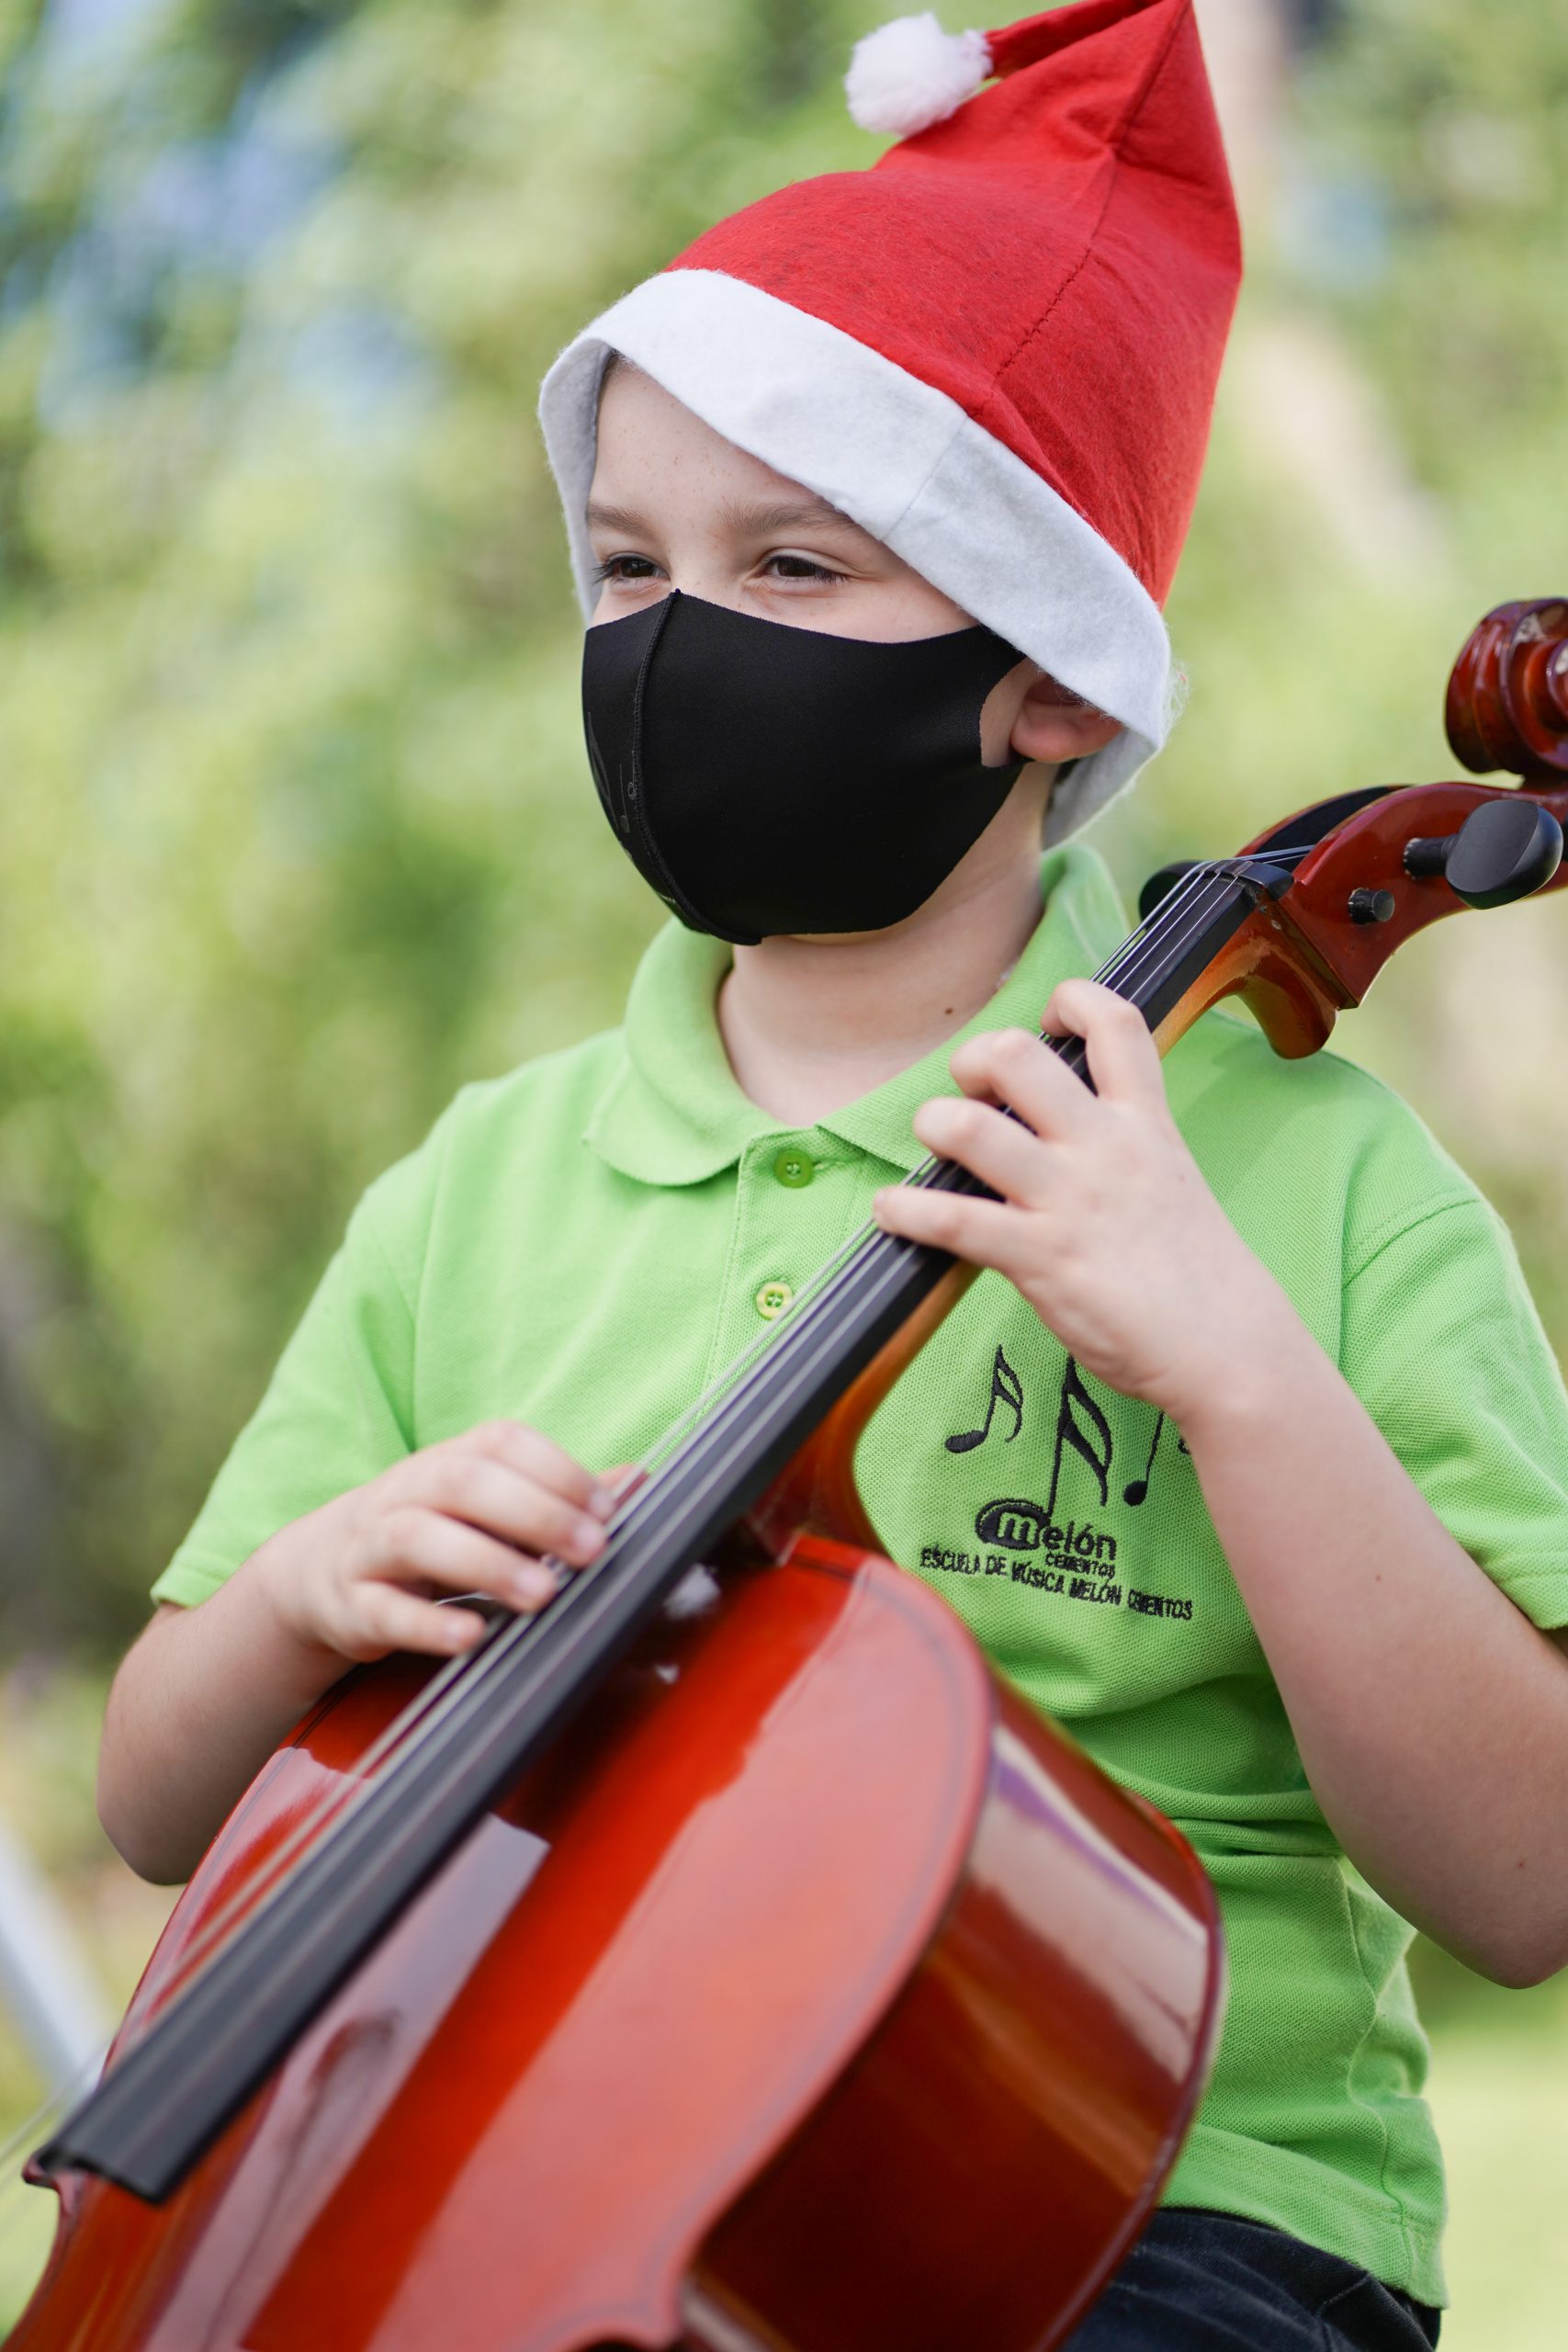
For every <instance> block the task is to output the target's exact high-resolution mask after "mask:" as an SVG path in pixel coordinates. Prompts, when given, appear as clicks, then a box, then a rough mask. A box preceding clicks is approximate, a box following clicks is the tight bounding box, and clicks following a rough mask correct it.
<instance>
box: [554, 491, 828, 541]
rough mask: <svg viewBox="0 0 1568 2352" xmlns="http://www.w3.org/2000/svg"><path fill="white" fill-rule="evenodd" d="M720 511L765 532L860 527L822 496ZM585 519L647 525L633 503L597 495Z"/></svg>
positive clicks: (598, 526) (734, 523) (731, 522)
mask: <svg viewBox="0 0 1568 2352" xmlns="http://www.w3.org/2000/svg"><path fill="white" fill-rule="evenodd" d="M720 512H721V514H722V515H723V518H724V520H725V522H726V523H727V524H728V526H729V527H730V529H731V530H733V531H741V532H753V533H760V534H765V533H767V532H769V531H793V530H802V529H814V530H821V529H822V528H823V527H824V526H831V525H834V524H836V525H838V526H839V527H840V529H842V530H846V531H856V532H858V531H860V529H861V526H860V525H859V524H858V523H855V522H852V521H851V519H850V517H849V516H848V515H845V514H843V513H841V512H840V509H839V508H838V507H837V506H829V503H828V502H827V500H826V499H825V498H806V499H796V500H794V501H789V502H786V503H784V504H781V505H777V506H737V505H733V504H729V505H726V506H724V507H723V508H721V509H720ZM588 523H589V527H590V528H591V529H595V530H601V531H632V532H637V531H646V530H647V529H649V522H648V518H647V516H646V515H639V514H638V513H637V509H636V508H635V507H632V506H609V505H606V504H605V503H604V502H603V501H602V500H599V499H592V500H590V502H589V505H588Z"/></svg>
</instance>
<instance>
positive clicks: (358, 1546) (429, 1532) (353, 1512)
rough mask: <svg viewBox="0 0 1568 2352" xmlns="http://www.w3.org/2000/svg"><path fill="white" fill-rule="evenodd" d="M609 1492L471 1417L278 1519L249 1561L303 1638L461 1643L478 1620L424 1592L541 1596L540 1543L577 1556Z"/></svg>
mask: <svg viewBox="0 0 1568 2352" xmlns="http://www.w3.org/2000/svg"><path fill="white" fill-rule="evenodd" d="M614 1508H615V1497H614V1495H613V1494H612V1493H611V1492H610V1490H609V1487H608V1486H607V1485H604V1484H602V1483H600V1482H599V1481H597V1480H595V1479H594V1478H593V1476H592V1475H591V1473H590V1472H588V1471H586V1470H584V1469H583V1467H582V1466H581V1463H578V1462H574V1461H573V1460H572V1458H571V1456H570V1454H569V1453H563V1452H562V1451H561V1449H560V1447H559V1446H558V1445H556V1444H554V1443H552V1442H551V1441H550V1439H548V1438H547V1437H543V1436H541V1435H540V1433H539V1431H538V1430H531V1429H526V1428H525V1427H524V1425H523V1424H522V1422H520V1421H506V1420H495V1421H485V1422H483V1423H482V1424H481V1425H480V1426H479V1428H478V1429H473V1430H467V1431H466V1432H465V1433H464V1435H463V1436H461V1437H454V1438H446V1439H444V1440H442V1442H440V1443H439V1444H436V1445H427V1446H423V1447H422V1448H421V1449H420V1451H419V1452H418V1453H411V1454H409V1455H408V1456H407V1457H406V1458H405V1459H404V1460H403V1461H401V1462H398V1463H394V1464H393V1465H392V1467H391V1468H390V1469H389V1470H383V1471H382V1473H381V1475H380V1476H379V1477H377V1478H372V1479H370V1480H369V1481H368V1483H367V1485H365V1486H363V1487H352V1488H350V1490H349V1492H348V1493H347V1494H344V1495H339V1496H337V1497H336V1498H335V1499H334V1500H333V1501H332V1502H330V1503H323V1504H322V1506H321V1509H320V1510H313V1511H310V1512H309V1513H308V1514H307V1515H306V1516H305V1517H304V1518H303V1519H297V1520H294V1521H291V1522H290V1524H289V1525H288V1526H287V1527H283V1528H280V1529H279V1530H278V1532H277V1533H276V1535H274V1536H272V1537H270V1538H269V1539H268V1541H267V1542H266V1543H265V1544H262V1545H261V1546H260V1547H259V1548H258V1549H257V1551H256V1552H255V1553H254V1555H252V1561H251V1563H250V1564H249V1566H250V1568H251V1573H252V1574H253V1575H254V1576H255V1577H260V1578H262V1579H264V1580H265V1584H266V1586H267V1588H268V1591H269V1594H270V1598H271V1600H272V1605H273V1608H274V1610H275V1611H276V1615H277V1617H278V1619H279V1620H280V1622H281V1623H282V1625H283V1627H284V1629H285V1630H286V1631H287V1632H288V1633H289V1634H292V1635H293V1636H294V1638H295V1639H296V1640H298V1641H299V1643H300V1644H301V1645H303V1646H304V1647H306V1648H308V1649H311V1650H316V1651H326V1652H329V1653H331V1654H332V1655H333V1657H340V1658H351V1659H354V1660H355V1661H356V1662H359V1663H364V1662H366V1661H367V1660H369V1659H372V1658H379V1657H386V1656H387V1655H388V1653H389V1651H392V1650H420V1651H425V1652H429V1653H432V1654H434V1655H435V1656H437V1657H452V1656H455V1655H456V1654H457V1652H458V1651H460V1650H466V1649H469V1648H471V1647H472V1645H473V1644H474V1643H475V1642H477V1641H478V1640H479V1636H480V1634H482V1633H483V1631H484V1627H485V1620H484V1619H483V1617H481V1616H480V1615H479V1612H478V1611H475V1610H472V1609H457V1608H453V1607H451V1606H438V1605H437V1596H438V1595H439V1594H441V1593H443V1592H482V1593H489V1594H491V1596H492V1597H493V1598H494V1599H495V1600H499V1601H501V1602H502V1603H503V1604H504V1606H505V1607H506V1608H508V1609H512V1610H516V1611H522V1612H527V1611H532V1610H536V1609H539V1608H542V1607H543V1605H544V1603H545V1602H546V1601H547V1600H550V1599H551V1598H552V1596H553V1595H554V1593H555V1591H556V1580H555V1577H554V1576H553V1574H552V1572H551V1571H550V1570H549V1569H548V1568H547V1567H546V1566H544V1565H543V1555H546V1554H548V1555H551V1556H552V1557H554V1558H556V1559H558V1560H562V1561H564V1562H566V1564H567V1565H568V1566H571V1567H584V1566H587V1564H588V1562H589V1561H590V1560H592V1559H593V1558H595V1557H596V1555H598V1553H599V1552H600V1551H601V1550H602V1549H603V1547H604V1521H605V1520H606V1519H608V1518H609V1516H610V1513H611V1511H612V1510H614Z"/></svg>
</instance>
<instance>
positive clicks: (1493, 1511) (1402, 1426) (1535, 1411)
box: [1340, 1193, 1568, 1627]
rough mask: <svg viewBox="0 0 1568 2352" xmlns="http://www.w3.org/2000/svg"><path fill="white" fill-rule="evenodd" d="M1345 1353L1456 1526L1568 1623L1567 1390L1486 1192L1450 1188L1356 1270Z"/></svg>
mask: <svg viewBox="0 0 1568 2352" xmlns="http://www.w3.org/2000/svg"><path fill="white" fill-rule="evenodd" d="M1340 1362H1341V1365H1342V1368H1343V1370H1344V1372H1345V1374H1346V1377H1347V1378H1348V1380H1349V1382H1350V1384H1351V1385H1352V1386H1353V1387H1354V1388H1355V1390H1356V1391H1357V1393H1358V1395H1359V1397H1360V1398H1361V1400H1362V1402H1363V1403H1364V1404H1365V1405H1366V1407H1367V1408H1368V1410H1369V1412H1371V1416H1372V1418H1373V1419H1374V1420H1375V1421H1376V1422H1377V1424H1378V1426H1379V1428H1380V1429H1381V1430H1382V1432H1383V1434H1384V1436H1385V1437H1386V1438H1387V1439H1388V1441H1389V1443H1390V1444H1391V1446H1392V1447H1393V1451H1394V1453H1396V1454H1397V1455H1398V1456H1399V1459H1400V1461H1401V1462H1402V1463H1403V1464H1404V1467H1405V1469H1406V1470H1407V1471H1408V1472H1409V1473H1410V1476H1411V1477H1412V1478H1413V1479H1414V1480H1415V1482H1416V1485H1417V1486H1418V1487H1420V1489H1421V1491H1422V1493H1423V1494H1424V1495H1425V1496H1426V1498H1427V1501H1428V1502H1429V1503H1430V1504H1431V1506H1432V1509H1433V1510H1435V1511H1436V1512H1437V1514H1438V1518H1439V1519H1440V1520H1441V1521H1443V1523H1444V1525H1445V1526H1446V1527H1447V1528H1448V1529H1449V1531H1450V1533H1451V1534H1452V1535H1453V1536H1454V1537H1455V1539H1456V1540H1457V1542H1459V1543H1460V1544H1462V1545H1463V1547H1464V1549H1465V1550H1466V1551H1467V1552H1468V1553H1469V1554H1470V1555H1471V1557H1472V1559H1473V1560H1475V1561H1476V1562H1477V1563H1478V1565H1479V1566H1481V1567H1483V1569H1484V1570H1485V1572H1486V1574H1487V1575H1488V1576H1489V1577H1492V1579H1493V1581H1494V1582H1495V1584H1497V1585H1499V1586H1501V1588H1502V1589H1503V1590H1504V1591H1505V1592H1506V1594H1507V1595H1508V1598H1509V1599H1510V1600H1512V1601H1514V1602H1515V1603H1516V1604H1517V1607H1518V1608H1519V1609H1521V1610H1522V1611H1524V1613H1525V1615H1526V1616H1527V1617H1529V1618H1530V1619H1532V1620H1533V1622H1534V1623H1536V1624H1537V1625H1540V1626H1542V1627H1556V1626H1561V1625H1564V1624H1568V1395H1565V1393H1564V1390H1563V1385H1562V1374H1561V1373H1560V1372H1559V1370H1558V1366H1557V1363H1556V1359H1555V1358H1554V1356H1553V1355H1552V1352H1551V1346H1550V1344H1549V1342H1548V1340H1547V1337H1546V1334H1545V1332H1544V1330H1543V1329H1541V1323H1540V1317H1539V1315H1538V1314H1537V1313H1536V1309H1535V1305H1534V1302H1533V1301H1532V1299H1531V1297H1530V1295H1529V1289H1528V1288H1527V1286H1526V1283H1525V1279H1524V1275H1523V1273H1522V1272H1521V1271H1520V1268H1519V1262H1518V1259H1517V1255H1516V1253H1515V1250H1514V1245H1513V1241H1512V1239H1511V1238H1510V1236H1509V1234H1508V1231H1507V1228H1506V1226H1505V1225H1504V1224H1503V1222H1502V1220H1501V1218H1500V1217H1498V1216H1497V1215H1496V1213H1495V1211H1494V1210H1493V1209H1492V1208H1491V1207H1490V1206H1489V1204H1487V1203H1486V1202H1485V1201H1484V1200H1483V1199H1482V1198H1481V1196H1480V1195H1479V1194H1477V1193H1466V1194H1465V1195H1463V1196H1461V1197H1460V1198H1457V1199H1456V1198H1454V1197H1452V1195H1451V1194H1450V1197H1449V1198H1448V1199H1447V1200H1446V1201H1444V1202H1442V1203H1440V1204H1438V1205H1436V1206H1434V1207H1432V1208H1431V1209H1429V1210H1428V1211H1427V1213H1426V1214H1425V1215H1423V1216H1418V1217H1416V1218H1415V1219H1413V1220H1412V1221H1411V1222H1409V1223H1406V1224H1404V1225H1403V1226H1402V1227H1400V1228H1399V1229H1398V1230H1396V1231H1395V1232H1394V1233H1393V1235H1392V1236H1391V1237H1389V1238H1386V1239H1383V1240H1381V1241H1379V1242H1378V1243H1377V1244H1376V1246H1374V1247H1373V1248H1372V1249H1371V1251H1370V1253H1369V1254H1367V1255H1365V1256H1364V1257H1363V1259H1362V1261H1361V1262H1360V1263H1359V1265H1357V1266H1355V1267H1354V1268H1353V1269H1352V1270H1351V1272H1350V1273H1349V1275H1348V1281H1347V1284H1346V1289H1345V1298H1344V1322H1343V1326H1342V1345H1341V1356H1340Z"/></svg>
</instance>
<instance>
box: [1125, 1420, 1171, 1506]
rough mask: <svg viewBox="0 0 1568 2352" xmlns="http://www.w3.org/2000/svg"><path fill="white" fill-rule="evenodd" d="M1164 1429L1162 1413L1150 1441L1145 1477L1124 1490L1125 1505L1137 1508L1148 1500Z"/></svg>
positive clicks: (1134, 1481)
mask: <svg viewBox="0 0 1568 2352" xmlns="http://www.w3.org/2000/svg"><path fill="white" fill-rule="evenodd" d="M1164 1427H1165V1415H1164V1414H1163V1413H1162V1414H1161V1415H1160V1417H1159V1419H1158V1420H1157V1421H1156V1423H1155V1433H1154V1436H1153V1437H1152V1438H1151V1439H1150V1441H1149V1458H1148V1460H1147V1461H1146V1462H1145V1464H1144V1475H1143V1476H1142V1477H1141V1478H1134V1479H1131V1480H1129V1482H1128V1484H1127V1485H1126V1486H1124V1487H1122V1501H1123V1502H1124V1503H1132V1504H1134V1506H1136V1505H1137V1504H1139V1503H1141V1502H1144V1501H1145V1500H1146V1499H1147V1498H1148V1491H1149V1480H1150V1479H1151V1478H1152V1477H1153V1476H1154V1467H1155V1456H1156V1453H1158V1452H1159V1441H1160V1432H1161V1430H1163V1429H1164Z"/></svg>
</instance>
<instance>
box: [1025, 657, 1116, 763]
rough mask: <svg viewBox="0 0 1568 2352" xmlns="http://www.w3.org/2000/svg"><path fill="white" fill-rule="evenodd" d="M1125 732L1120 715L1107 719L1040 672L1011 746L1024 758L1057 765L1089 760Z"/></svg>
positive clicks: (1089, 704) (1026, 700) (1103, 714)
mask: <svg viewBox="0 0 1568 2352" xmlns="http://www.w3.org/2000/svg"><path fill="white" fill-rule="evenodd" d="M1121 731H1122V722H1121V720H1120V719H1119V718H1108V717H1107V715H1106V713H1105V712H1104V711H1103V710H1097V709H1096V708H1095V707H1094V705H1093V703H1091V702H1085V700H1084V698H1083V696H1082V695H1076V694H1074V692H1073V690H1072V688H1071V687H1070V686H1063V685H1058V684H1057V683H1056V681H1055V678H1052V677H1048V676H1047V675H1046V673H1045V672H1044V671H1043V670H1042V671H1040V672H1039V673H1037V675H1036V676H1035V678H1034V679H1033V681H1032V684H1031V685H1030V686H1029V688H1028V690H1027V692H1026V693H1025V695H1024V697H1023V700H1022V702H1021V705H1020V706H1019V713H1018V717H1017V718H1016V719H1015V720H1014V721H1013V729H1012V749H1013V751H1014V752H1015V753H1016V754H1017V755H1018V756H1019V757H1020V758H1021V759H1025V760H1042V761H1046V762H1048V763H1051V764H1052V765H1056V764H1058V763H1060V762H1062V761H1063V760H1083V759H1087V758H1088V757H1089V753H1090V752H1100V751H1103V750H1104V748H1105V746H1106V744H1107V743H1109V742H1110V741H1111V737H1112V736H1113V735H1119V734H1120V733H1121Z"/></svg>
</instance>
